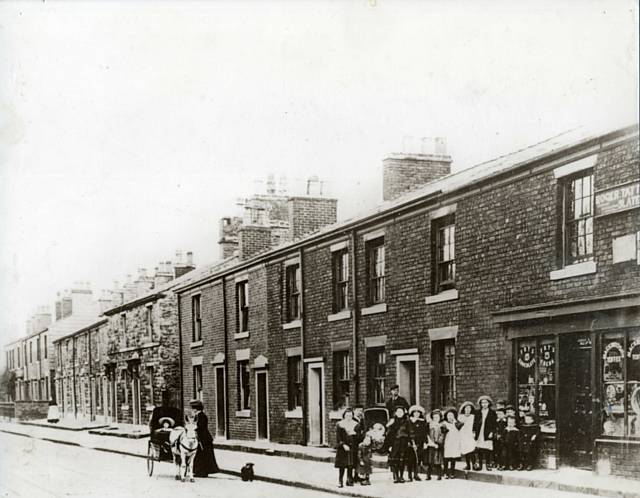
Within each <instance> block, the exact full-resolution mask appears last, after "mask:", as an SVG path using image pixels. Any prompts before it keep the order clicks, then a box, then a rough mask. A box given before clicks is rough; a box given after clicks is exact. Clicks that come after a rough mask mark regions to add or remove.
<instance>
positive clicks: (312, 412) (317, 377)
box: [307, 363, 325, 446]
mask: <svg viewBox="0 0 640 498" xmlns="http://www.w3.org/2000/svg"><path fill="white" fill-rule="evenodd" d="M307 379H308V381H307V400H308V401H307V402H308V410H307V411H308V415H307V416H308V427H309V436H308V441H307V442H308V444H309V445H312V446H321V445H322V444H324V442H325V431H324V409H323V408H324V388H323V386H324V365H323V364H322V363H310V364H309V366H308V374H307Z"/></svg>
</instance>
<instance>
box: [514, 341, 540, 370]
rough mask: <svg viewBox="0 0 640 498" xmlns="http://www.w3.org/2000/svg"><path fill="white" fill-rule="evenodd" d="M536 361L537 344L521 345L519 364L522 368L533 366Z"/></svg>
mask: <svg viewBox="0 0 640 498" xmlns="http://www.w3.org/2000/svg"><path fill="white" fill-rule="evenodd" d="M535 362H536V355H535V346H520V350H519V351H518V364H519V365H520V366H521V367H522V368H531V367H532V366H533V364H534V363H535Z"/></svg>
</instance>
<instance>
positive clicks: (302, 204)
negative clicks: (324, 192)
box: [288, 179, 338, 240]
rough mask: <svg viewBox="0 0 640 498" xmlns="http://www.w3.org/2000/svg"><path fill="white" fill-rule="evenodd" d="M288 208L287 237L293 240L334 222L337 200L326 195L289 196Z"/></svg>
mask: <svg viewBox="0 0 640 498" xmlns="http://www.w3.org/2000/svg"><path fill="white" fill-rule="evenodd" d="M312 181H314V180H313V179H311V180H310V182H312ZM315 181H317V180H315ZM288 208H289V239H290V240H295V239H299V238H300V237H304V236H305V235H308V234H310V233H313V232H316V231H318V230H319V229H320V228H322V227H324V226H326V225H331V224H333V223H335V222H336V219H337V213H338V201H337V200H336V199H329V198H327V197H311V196H299V197H290V198H289V200H288Z"/></svg>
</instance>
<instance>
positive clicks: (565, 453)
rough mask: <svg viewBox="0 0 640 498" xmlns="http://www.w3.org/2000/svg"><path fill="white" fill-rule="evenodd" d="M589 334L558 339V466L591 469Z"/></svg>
mask: <svg viewBox="0 0 640 498" xmlns="http://www.w3.org/2000/svg"><path fill="white" fill-rule="evenodd" d="M592 351H593V344H592V338H591V335H590V334H564V335H561V336H560V355H559V360H560V361H559V379H558V384H559V400H558V403H559V406H558V437H557V438H556V441H557V442H558V453H559V456H560V463H561V464H562V465H569V466H572V467H580V468H586V469H592V468H593V462H592V452H593V433H592V432H593V430H592V423H593V402H592V393H591V373H592V372H591V355H592Z"/></svg>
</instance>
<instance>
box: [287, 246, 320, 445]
mask: <svg viewBox="0 0 640 498" xmlns="http://www.w3.org/2000/svg"><path fill="white" fill-rule="evenodd" d="M303 256H304V253H303V252H302V247H300V249H299V250H298V258H299V259H300V361H301V362H302V389H303V391H304V392H303V395H302V444H303V445H305V446H306V445H307V439H308V438H307V435H308V427H307V413H308V410H309V406H308V401H307V369H306V368H305V365H304V358H305V354H304V315H305V313H304V266H303ZM281 282H282V281H281ZM281 285H282V284H281ZM323 381H324V379H323ZM323 414H324V410H323ZM323 436H324V435H323Z"/></svg>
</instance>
